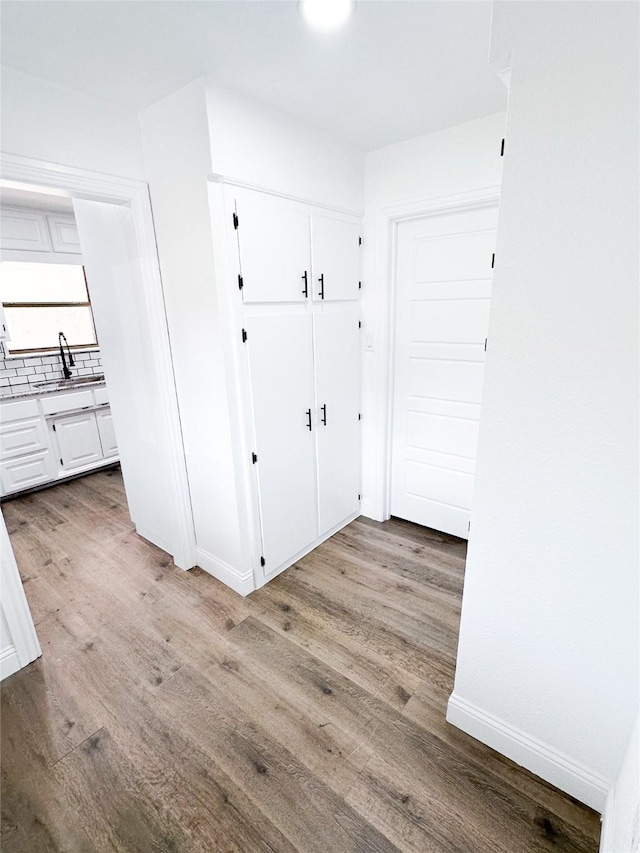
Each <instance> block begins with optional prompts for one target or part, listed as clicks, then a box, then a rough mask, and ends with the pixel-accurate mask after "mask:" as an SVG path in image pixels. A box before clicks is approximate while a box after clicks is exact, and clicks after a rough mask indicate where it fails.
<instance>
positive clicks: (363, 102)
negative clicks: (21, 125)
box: [0, 0, 506, 150]
mask: <svg viewBox="0 0 640 853" xmlns="http://www.w3.org/2000/svg"><path fill="white" fill-rule="evenodd" d="M0 14H1V19H2V43H1V49H2V62H3V64H4V65H7V66H9V67H11V68H14V69H18V70H20V71H23V72H25V73H28V74H32V75H35V76H37V77H42V78H45V79H47V80H50V81H52V82H54V83H58V84H59V85H62V86H68V87H70V88H72V89H76V90H80V91H82V92H85V93H87V94H90V95H93V96H95V97H97V98H102V99H104V100H107V101H112V102H115V103H118V104H121V105H125V106H127V107H130V108H133V109H135V110H139V109H141V108H143V107H145V106H148V105H149V104H151V103H153V102H154V101H156V100H158V99H160V98H162V97H163V96H164V95H166V94H168V93H169V92H171V91H174V90H175V89H178V88H179V87H180V86H183V85H185V84H186V83H188V82H190V81H191V80H193V79H195V78H196V77H199V76H201V75H207V76H209V77H210V78H211V79H213V80H214V81H216V82H217V83H219V84H220V85H223V86H225V87H227V88H231V89H233V90H236V91H239V92H241V93H244V94H247V95H251V96H253V97H255V98H257V99H258V100H260V101H263V102H266V103H267V104H269V105H271V106H273V107H275V108H277V109H280V110H282V111H283V112H285V113H287V114H289V115H291V116H294V117H296V118H299V119H301V120H302V121H305V122H307V123H309V124H311V125H315V126H317V127H320V128H322V129H324V130H326V131H327V132H329V133H331V134H332V135H333V136H336V137H338V138H340V139H344V140H347V141H349V142H351V143H352V144H354V145H356V146H357V147H359V148H361V149H364V150H371V149H374V148H379V147H381V146H384V145H388V144H390V143H392V142H398V141H400V140H402V139H408V138H410V137H413V136H418V135H420V134H423V133H428V132H431V131H434V130H439V129H441V128H444V127H449V126H451V125H454V124H459V123H461V122H464V121H469V120H471V119H474V118H479V117H480V116H484V115H488V114H490V113H494V112H499V111H500V110H503V109H504V108H505V106H506V90H505V88H504V86H503V84H502V83H501V82H500V81H499V79H498V78H497V77H496V76H495V74H494V73H493V72H492V71H491V70H490V69H489V67H488V65H487V55H488V49H489V28H490V22H491V3H490V2H485V0H470V2H465V0H459V1H456V0H358V3H357V7H356V13H355V15H354V16H353V17H352V19H351V20H350V22H349V23H348V25H347V26H346V27H345V28H344V29H343V30H340V31H339V32H335V33H330V34H319V33H315V32H313V31H311V30H310V29H309V28H308V27H307V25H306V24H305V23H304V21H303V19H302V17H301V15H300V14H299V12H298V4H297V2H295V0H288V1H287V2H280V0H257V2H256V0H199V2H194V0H167V2H156V0H146V1H145V0H129V2H121V0H93V2H76V0H44V2H41V0H32V2H24V0H3V2H2V4H1V6H0Z"/></svg>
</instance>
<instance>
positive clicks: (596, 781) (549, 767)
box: [447, 693, 611, 814]
mask: <svg viewBox="0 0 640 853" xmlns="http://www.w3.org/2000/svg"><path fill="white" fill-rule="evenodd" d="M447 721H448V722H449V723H452V725H454V726H457V728H459V729H462V731H463V732H466V733H467V734H468V735H471V737H474V738H476V740H479V741H481V742H482V743H485V744H486V745H487V746H490V747H491V748H492V749H495V750H496V751H497V752H500V753H501V754H502V755H506V756H507V758H510V759H511V760H512V761H515V762H516V764H520V765H521V766H522V767H525V768H526V769H527V770H530V771H531V772H532V773H535V774H536V776H540V778H541V779H544V780H545V781H546V782H549V783H550V784H551V785H555V786H556V788H560V790H561V791H564V792H565V793H567V794H570V795H571V796H572V797H575V798H576V799H577V800H580V802H582V803H585V804H586V805H588V806H590V807H591V808H592V809H595V810H596V811H598V812H600V813H601V814H602V812H603V810H604V808H605V804H606V800H607V795H608V793H609V790H610V787H611V783H610V781H609V780H607V779H605V778H604V777H603V776H600V775H599V774H597V773H594V772H593V771H592V770H589V768H588V767H585V766H584V765H583V764H580V763H579V762H577V761H574V760H573V759H571V758H570V757H569V756H568V755H565V754H564V753H562V752H559V751H558V750H556V749H554V748H553V747H550V746H548V745H547V744H545V743H543V742H542V741H540V740H538V739H537V738H534V737H531V736H530V735H528V734H526V732H523V731H521V730H520V729H516V728H514V727H513V726H510V725H509V724H508V723H505V722H504V720H501V719H499V718H498V717H495V716H494V715H493V714H489V713H487V712H486V711H483V710H482V709H481V708H478V707H477V705H474V704H473V703H471V702H467V701H466V700H465V699H462V698H461V697H460V696H458V695H456V694H455V693H452V694H451V696H450V698H449V703H448V705H447Z"/></svg>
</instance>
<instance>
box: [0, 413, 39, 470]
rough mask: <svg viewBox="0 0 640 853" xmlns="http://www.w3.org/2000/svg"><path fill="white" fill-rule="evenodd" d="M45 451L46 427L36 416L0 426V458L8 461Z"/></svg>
mask: <svg viewBox="0 0 640 853" xmlns="http://www.w3.org/2000/svg"><path fill="white" fill-rule="evenodd" d="M46 449H47V426H46V424H45V421H44V418H42V417H40V415H38V416H37V417H35V418H28V419H26V420H23V421H14V422H10V423H7V424H2V426H0V458H2V459H10V458H12V457H14V456H24V455H25V454H26V453H35V452H36V451H38V450H46Z"/></svg>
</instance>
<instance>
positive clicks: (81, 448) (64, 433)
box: [53, 412, 102, 470]
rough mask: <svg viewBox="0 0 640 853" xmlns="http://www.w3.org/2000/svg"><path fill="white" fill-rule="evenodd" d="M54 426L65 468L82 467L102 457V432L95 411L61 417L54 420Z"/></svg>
mask: <svg viewBox="0 0 640 853" xmlns="http://www.w3.org/2000/svg"><path fill="white" fill-rule="evenodd" d="M53 428H54V430H55V433H56V438H57V441H58V450H59V451H60V461H61V463H62V467H63V468H65V469H67V470H68V469H70V468H80V467H82V466H83V465H90V464H91V463H92V462H99V461H100V460H101V459H102V445H101V444H100V434H99V433H98V424H97V423H96V416H95V414H94V413H93V412H83V413H81V414H78V415H72V416H71V417H67V418H61V419H59V420H56V421H55V422H54V424H53Z"/></svg>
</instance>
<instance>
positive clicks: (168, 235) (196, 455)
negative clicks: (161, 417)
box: [140, 79, 242, 574]
mask: <svg viewBox="0 0 640 853" xmlns="http://www.w3.org/2000/svg"><path fill="white" fill-rule="evenodd" d="M140 126H141V132H142V144H143V148H144V156H145V166H146V171H147V178H148V180H149V187H150V193H151V203H152V206H153V214H154V221H155V226H156V234H157V239H158V253H159V258H160V269H161V272H162V280H163V287H164V294H165V303H166V308H167V320H168V325H169V335H170V338H171V346H172V352H173V359H174V370H175V376H176V389H177V393H178V402H179V406H180V417H181V421H182V429H183V438H184V447H185V454H186V459H187V472H188V476H189V487H190V491H191V502H192V508H193V514H194V523H195V529H196V544H197V548H198V549H199V551H200V552H201V553H200V556H199V560H200V563H201V564H202V552H203V551H204V552H206V554H209V555H215V556H216V558H217V559H218V560H220V561H222V562H223V563H225V564H227V565H228V566H229V567H231V568H232V569H236V570H237V571H238V572H239V573H240V574H242V551H241V548H240V542H241V535H240V530H239V518H238V512H237V494H236V485H235V473H234V467H233V454H232V451H231V448H232V438H231V432H230V422H229V411H228V406H227V392H226V386H225V376H224V369H225V368H224V363H225V359H224V355H223V353H222V349H221V335H220V331H219V310H218V306H217V302H216V294H215V282H214V264H213V241H212V234H211V222H210V217H209V201H208V195H207V176H208V175H209V174H210V173H211V171H212V169H211V151H210V145H209V131H208V124H207V112H206V102H205V89H204V81H203V80H202V79H200V80H196V81H194V82H193V83H190V84H189V85H188V86H185V87H184V88H183V89H180V90H179V91H177V92H174V93H172V94H171V95H169V96H167V97H166V98H163V99H162V100H161V101H159V102H158V103H156V104H154V105H153V106H151V107H149V108H148V109H146V110H144V111H143V112H142V113H141V114H140ZM205 559H206V557H205Z"/></svg>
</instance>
